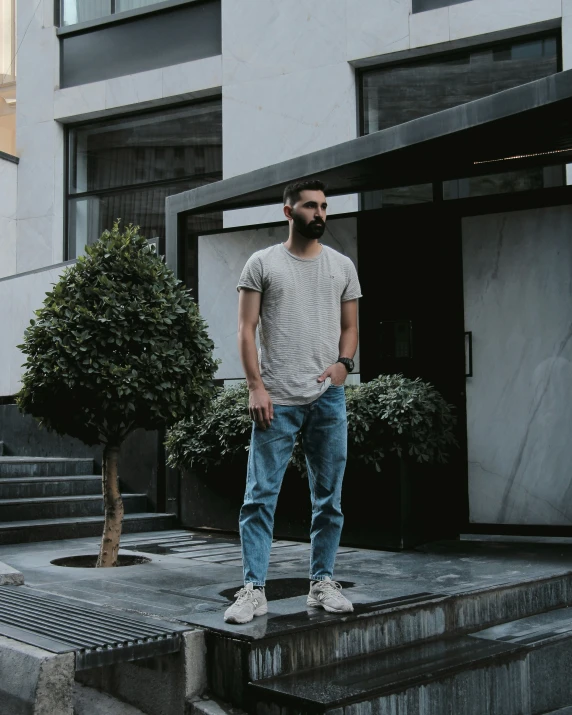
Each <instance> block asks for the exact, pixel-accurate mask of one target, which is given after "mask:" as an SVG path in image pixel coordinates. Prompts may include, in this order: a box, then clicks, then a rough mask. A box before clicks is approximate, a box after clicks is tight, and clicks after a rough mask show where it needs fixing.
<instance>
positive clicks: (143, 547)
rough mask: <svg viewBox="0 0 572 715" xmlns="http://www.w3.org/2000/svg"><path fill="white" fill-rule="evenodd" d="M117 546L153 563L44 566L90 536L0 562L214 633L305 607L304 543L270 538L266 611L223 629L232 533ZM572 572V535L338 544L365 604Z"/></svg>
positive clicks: (235, 558) (232, 576)
mask: <svg viewBox="0 0 572 715" xmlns="http://www.w3.org/2000/svg"><path fill="white" fill-rule="evenodd" d="M122 545H123V547H124V548H123V550H122V553H133V552H137V553H144V554H146V555H148V556H149V557H150V558H151V562H150V563H147V564H141V565H136V566H129V567H123V568H115V569H89V568H66V567H61V566H55V565H53V564H52V563H51V561H52V560H54V559H57V558H61V557H63V556H69V555H76V554H78V555H79V554H89V553H92V554H95V553H96V552H97V547H98V540H97V539H95V538H85V539H74V540H67V541H51V542H41V543H31V544H18V545H8V546H2V547H0V561H4V562H6V563H7V564H9V565H10V566H12V567H14V568H16V569H18V570H20V571H22V572H23V574H24V577H25V582H26V584H27V585H28V586H33V587H35V588H37V589H41V590H42V591H46V592H48V593H52V594H57V595H58V596H64V597H68V598H74V599H79V600H81V601H83V602H84V603H85V602H87V603H93V604H97V605H109V606H112V607H113V608H119V609H122V610H126V611H132V612H138V613H145V614H153V615H157V616H160V617H161V618H162V619H166V620H177V621H182V622H185V623H191V624H193V623H196V624H199V625H203V626H207V627H213V628H218V629H221V628H224V629H227V630H232V629H236V628H240V629H241V630H243V629H247V630H248V629H249V628H251V629H252V635H253V636H254V637H257V635H260V634H262V633H263V632H264V631H265V629H266V624H267V623H268V622H270V621H272V619H273V618H277V617H283V616H285V615H288V616H291V615H293V614H300V615H303V614H305V612H306V606H305V600H306V594H307V590H308V581H307V579H308V561H309V549H310V547H309V544H306V543H299V542H288V541H277V542H275V543H274V546H273V549H272V557H271V568H270V572H269V575H268V578H269V580H268V583H267V589H266V590H267V595H268V598H269V599H270V603H269V614H268V617H263V618H259V619H255V622H254V623H253V624H249V625H248V626H238V627H237V626H230V625H229V626H225V624H224V622H223V619H222V613H223V611H224V609H225V607H226V606H227V604H228V603H229V602H230V601H231V600H232V597H233V594H234V593H235V591H236V590H237V589H238V588H239V587H240V586H241V584H242V568H241V561H240V547H239V543H238V540H237V539H236V538H233V537H231V536H221V535H220V534H214V533H203V532H190V531H183V530H177V531H169V532H149V533H143V534H128V535H125V536H124V537H123V539H122ZM571 571H572V539H564V538H563V539H531V540H527V539H516V538H513V539H508V538H505V539H492V538H486V537H473V538H471V537H464V539H463V540H461V541H458V542H453V541H450V542H439V543H435V544H431V545H428V546H425V547H421V548H420V549H418V550H417V551H414V552H406V553H396V552H384V551H371V550H365V549H352V548H342V549H341V550H340V553H339V555H338V560H337V568H336V574H335V577H336V578H337V579H338V580H339V581H341V582H342V585H344V589H345V592H346V593H347V595H348V596H349V597H350V598H351V599H352V600H353V601H354V603H356V604H359V603H362V604H367V603H373V602H376V601H380V600H383V599H392V598H399V597H401V596H408V595H412V594H421V593H428V592H430V593H439V594H455V593H461V592H470V591H473V590H479V589H482V588H491V587H494V586H495V585H502V584H508V583H522V582H523V581H528V580H537V579H542V578H547V577H551V576H557V575H561V574H564V573H567V572H571Z"/></svg>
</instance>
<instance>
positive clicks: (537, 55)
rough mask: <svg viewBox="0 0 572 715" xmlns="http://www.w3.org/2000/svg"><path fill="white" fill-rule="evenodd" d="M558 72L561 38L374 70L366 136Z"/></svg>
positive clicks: (368, 86)
mask: <svg viewBox="0 0 572 715" xmlns="http://www.w3.org/2000/svg"><path fill="white" fill-rule="evenodd" d="M557 71H558V52H557V43H556V40H555V38H547V39H542V38H540V39H536V40H532V41H528V40H527V41H524V42H515V43H512V44H507V45H502V46H497V47H495V48H488V49H478V50H472V51H470V52H469V51H468V52H465V53H460V54H458V55H456V56H455V57H446V58H438V59H431V60H425V61H422V62H412V63H410V64H407V65H402V66H400V67H390V68H384V69H377V70H370V71H368V72H365V73H364V74H363V104H364V133H365V134H370V133H371V132H374V131H378V130H380V129H386V128H387V127H391V126H394V125H396V124H402V123H403V122H408V121H411V120H412V119H417V118H419V117H424V116H426V115H428V114H433V113H434V112H439V111H441V110H443V109H448V108H449V107H456V106H457V105H459V104H464V103H465V102H471V101H472V100H475V99H479V98H481V97H486V96H487V95H489V94H495V93H496V92H501V91H502V90H505V89H510V88H511V87H517V86H518V85H521V84H526V83H527V82H532V81H533V80H535V79H540V78H541V77H546V76H548V75H551V74H554V73H556V72H557Z"/></svg>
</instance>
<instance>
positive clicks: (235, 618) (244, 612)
mask: <svg viewBox="0 0 572 715" xmlns="http://www.w3.org/2000/svg"><path fill="white" fill-rule="evenodd" d="M234 596H235V598H236V601H235V602H234V603H233V604H232V606H229V607H228V608H227V609H226V611H225V613H224V620H225V621H227V623H249V622H250V621H251V620H252V619H253V618H254V616H263V615H264V614H265V613H268V601H267V600H266V596H265V595H264V589H260V588H255V587H254V584H253V583H247V584H246V585H245V586H243V587H242V588H241V589H240V590H238V591H237V592H236V593H235V594H234Z"/></svg>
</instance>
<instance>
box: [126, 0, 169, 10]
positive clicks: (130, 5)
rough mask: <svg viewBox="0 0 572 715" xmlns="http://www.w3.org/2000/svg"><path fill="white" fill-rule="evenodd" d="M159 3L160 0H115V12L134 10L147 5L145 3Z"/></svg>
mask: <svg viewBox="0 0 572 715" xmlns="http://www.w3.org/2000/svg"><path fill="white" fill-rule="evenodd" d="M160 3H161V0H115V12H124V11H125V10H136V9H137V8H139V7H147V5H157V4H160Z"/></svg>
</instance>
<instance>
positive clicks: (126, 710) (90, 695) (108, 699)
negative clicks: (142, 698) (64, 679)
mask: <svg viewBox="0 0 572 715" xmlns="http://www.w3.org/2000/svg"><path fill="white" fill-rule="evenodd" d="M73 688H74V690H73V713H74V715H145V713H144V712H143V711H142V710H139V709H138V708H134V707H133V706H132V705H128V704H127V703H123V702H121V700H117V698H114V697H113V696H112V695H108V694H107V693H102V692H101V691H100V690H96V689H95V688H88V687H87V685H82V684H81V683H77V682H76V683H74V686H73Z"/></svg>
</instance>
